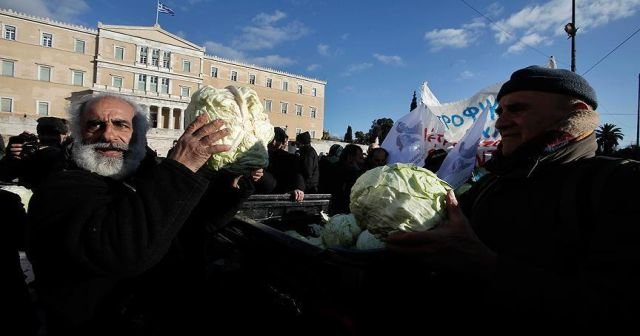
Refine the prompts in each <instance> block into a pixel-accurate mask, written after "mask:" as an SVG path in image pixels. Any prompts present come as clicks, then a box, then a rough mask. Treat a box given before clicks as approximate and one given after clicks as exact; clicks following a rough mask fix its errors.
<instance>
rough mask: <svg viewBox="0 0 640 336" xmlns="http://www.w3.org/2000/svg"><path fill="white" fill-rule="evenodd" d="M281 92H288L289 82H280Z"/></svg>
mask: <svg viewBox="0 0 640 336" xmlns="http://www.w3.org/2000/svg"><path fill="white" fill-rule="evenodd" d="M282 91H289V82H287V81H283V82H282Z"/></svg>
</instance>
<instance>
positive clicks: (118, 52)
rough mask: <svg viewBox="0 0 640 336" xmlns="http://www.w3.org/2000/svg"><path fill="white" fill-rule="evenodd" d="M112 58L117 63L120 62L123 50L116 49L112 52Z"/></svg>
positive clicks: (120, 48) (121, 48)
mask: <svg viewBox="0 0 640 336" xmlns="http://www.w3.org/2000/svg"><path fill="white" fill-rule="evenodd" d="M114 57H115V59H117V60H118V61H122V60H123V59H124V48H123V47H116V49H115V51H114Z"/></svg>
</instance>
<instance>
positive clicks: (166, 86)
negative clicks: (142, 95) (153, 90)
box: [160, 78, 169, 93]
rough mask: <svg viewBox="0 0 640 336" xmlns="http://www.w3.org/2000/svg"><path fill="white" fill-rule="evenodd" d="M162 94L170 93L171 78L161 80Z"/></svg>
mask: <svg viewBox="0 0 640 336" xmlns="http://www.w3.org/2000/svg"><path fill="white" fill-rule="evenodd" d="M160 92H161V93H169V78H160Z"/></svg>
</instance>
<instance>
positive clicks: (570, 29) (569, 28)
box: [564, 0, 578, 72]
mask: <svg viewBox="0 0 640 336" xmlns="http://www.w3.org/2000/svg"><path fill="white" fill-rule="evenodd" d="M564 31H565V32H566V33H567V34H568V35H569V38H570V39H571V71H573V72H576V33H577V32H578V28H576V0H573V1H571V22H569V23H567V24H566V25H564Z"/></svg>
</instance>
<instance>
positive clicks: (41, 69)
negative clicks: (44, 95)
mask: <svg viewBox="0 0 640 336" xmlns="http://www.w3.org/2000/svg"><path fill="white" fill-rule="evenodd" d="M38 80H41V81H45V82H50V81H51V67H48V66H44V65H38Z"/></svg>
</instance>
